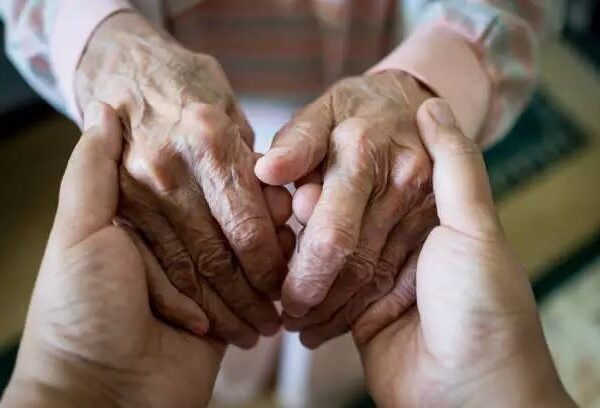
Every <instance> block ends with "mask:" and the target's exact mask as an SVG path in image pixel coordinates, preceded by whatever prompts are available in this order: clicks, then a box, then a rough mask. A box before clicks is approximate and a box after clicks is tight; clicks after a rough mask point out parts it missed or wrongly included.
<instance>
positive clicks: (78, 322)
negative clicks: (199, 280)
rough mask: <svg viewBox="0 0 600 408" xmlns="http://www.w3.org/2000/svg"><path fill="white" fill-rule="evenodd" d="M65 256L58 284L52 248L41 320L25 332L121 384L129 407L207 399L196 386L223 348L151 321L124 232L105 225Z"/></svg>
mask: <svg viewBox="0 0 600 408" xmlns="http://www.w3.org/2000/svg"><path fill="white" fill-rule="evenodd" d="M62 256H63V258H62V259H61V260H60V262H61V264H62V265H67V268H66V269H67V270H63V271H61V273H60V278H59V279H56V276H52V277H51V276H50V274H49V273H46V272H45V269H49V270H52V269H53V268H52V262H54V261H55V260H54V259H53V252H52V250H49V252H48V255H47V257H46V259H45V261H44V265H43V267H42V271H41V273H40V282H38V285H37V287H36V292H37V296H36V297H35V298H34V299H35V300H37V301H34V303H33V304H32V310H35V312H32V313H31V316H34V318H38V319H39V320H40V321H39V322H35V323H34V324H30V323H33V322H28V328H31V329H32V331H35V332H36V335H35V338H36V339H38V341H43V342H44V343H46V344H45V345H46V346H49V348H50V349H54V350H63V351H64V350H68V353H69V354H71V355H72V357H75V358H77V359H78V360H83V361H86V362H88V363H89V365H90V368H91V369H94V370H95V369H99V370H102V371H103V372H105V373H106V374H107V378H111V379H114V380H116V381H119V382H120V383H123V382H124V383H125V385H126V386H128V387H130V389H128V391H130V392H129V393H128V396H129V398H131V399H133V401H131V402H133V403H137V404H144V403H145V404H147V403H149V402H150V401H152V405H154V404H156V402H155V401H157V402H158V405H157V406H160V401H161V399H162V398H166V396H168V397H169V402H172V401H173V396H176V398H177V399H178V402H180V403H181V404H183V405H188V404H190V405H191V404H192V402H194V403H198V401H202V400H203V398H206V396H209V395H210V390H209V389H205V388H203V387H199V384H206V382H207V381H203V378H202V377H203V376H206V377H207V378H210V377H208V376H209V375H210V373H211V372H216V370H217V369H218V365H219V361H220V357H221V355H222V352H223V346H222V345H220V344H218V343H216V342H211V341H208V340H203V339H199V338H197V337H194V336H192V335H189V334H187V333H186V332H184V331H181V330H178V329H175V328H173V327H170V326H168V325H166V324H165V323H163V322H161V321H159V320H157V319H156V318H155V317H154V316H153V314H152V311H151V310H150V306H149V300H148V290H147V283H146V282H147V281H146V271H145V267H144V263H143V260H142V257H141V255H140V253H139V251H138V249H137V248H136V246H135V245H134V243H133V242H132V240H131V238H130V237H129V236H128V235H127V233H126V232H125V231H124V230H122V229H120V228H117V227H112V226H110V227H105V228H103V229H101V230H100V231H98V232H96V233H94V234H93V235H91V236H90V237H88V238H87V239H85V240H84V241H82V242H81V243H79V244H77V245H76V246H75V247H72V248H70V249H69V250H68V251H67V252H66V253H63V254H62ZM78 269H80V270H78ZM48 272H50V271H48ZM73 277H77V278H76V279H74V278H73ZM49 278H50V279H49ZM58 290H60V292H58V293H61V294H63V296H56V293H57V291H58ZM108 299H110V301H107V300H108ZM211 368H212V370H211ZM121 385H123V384H121ZM209 386H211V384H210V381H208V384H206V387H209ZM204 402H206V401H204ZM165 403H166V401H165Z"/></svg>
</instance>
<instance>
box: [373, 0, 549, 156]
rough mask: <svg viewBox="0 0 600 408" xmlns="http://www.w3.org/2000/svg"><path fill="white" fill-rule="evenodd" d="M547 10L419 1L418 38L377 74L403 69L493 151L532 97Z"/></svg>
mask: <svg viewBox="0 0 600 408" xmlns="http://www.w3.org/2000/svg"><path fill="white" fill-rule="evenodd" d="M405 3H406V4H405ZM408 3H409V2H407V1H404V2H403V5H404V6H407V5H408ZM543 3H544V2H540V1H537V0H415V1H413V2H411V4H412V6H411V7H410V8H406V9H405V10H404V11H405V12H406V13H405V14H406V15H407V16H408V17H407V21H406V23H407V26H408V27H409V28H413V27H414V28H415V30H414V31H413V32H412V33H411V34H410V36H409V37H408V38H406V40H405V41H404V42H403V43H401V44H400V46H399V47H398V48H396V49H395V50H394V51H393V52H392V53H391V54H390V55H389V56H388V57H386V58H385V59H384V60H383V61H381V62H380V63H379V64H378V65H376V66H375V67H374V68H373V70H375V71H377V70H382V69H400V70H404V71H406V72H408V73H410V74H411V75H413V76H415V77H416V78H418V79H419V80H421V81H422V82H423V83H425V84H426V85H428V86H429V87H430V88H431V89H432V90H433V91H435V92H436V93H437V94H438V95H440V96H441V97H443V98H446V99H447V100H448V102H449V103H450V105H451V106H452V108H453V110H454V113H455V114H456V116H457V119H458V121H459V123H460V125H461V127H462V128H463V130H464V131H465V133H466V134H467V135H468V136H469V137H471V138H473V139H475V140H477V142H478V143H479V144H480V145H481V146H485V147H487V146H489V145H491V144H493V143H494V142H495V141H497V140H499V139H500V138H501V137H503V136H504V135H505V134H506V133H507V132H508V130H509V129H510V128H511V126H512V124H513V123H514V121H515V119H516V118H517V117H518V115H519V114H520V113H521V111H522V110H523V107H524V106H525V105H526V103H527V102H528V100H529V97H530V96H531V93H532V90H533V88H534V85H535V80H536V78H537V72H538V58H537V46H538V41H539V40H540V38H541V35H542V33H543V32H544V30H545V29H547V27H545V25H549V24H550V19H549V18H548V15H546V14H547V11H548V10H545V9H544V8H543V7H542V4H543ZM409 9H410V10H409ZM410 12H412V15H410V14H411V13H410ZM545 12H546V14H545Z"/></svg>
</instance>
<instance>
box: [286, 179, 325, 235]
mask: <svg viewBox="0 0 600 408" xmlns="http://www.w3.org/2000/svg"><path fill="white" fill-rule="evenodd" d="M322 190H323V185H322V184H320V183H319V184H317V183H306V184H303V185H302V186H300V187H298V189H297V190H296V192H295V193H294V197H293V199H292V211H293V213H294V217H296V219H297V220H298V222H300V223H301V224H303V225H306V224H307V223H308V220H309V218H310V216H311V215H312V213H313V211H314V210H315V206H316V205H317V202H318V201H319V198H320V197H321V191H322Z"/></svg>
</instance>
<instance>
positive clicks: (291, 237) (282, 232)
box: [277, 225, 296, 260]
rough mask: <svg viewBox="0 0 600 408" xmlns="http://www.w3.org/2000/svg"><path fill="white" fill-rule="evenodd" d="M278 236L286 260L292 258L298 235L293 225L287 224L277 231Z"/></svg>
mask: <svg viewBox="0 0 600 408" xmlns="http://www.w3.org/2000/svg"><path fill="white" fill-rule="evenodd" d="M277 238H278V239H279V245H281V250H282V251H283V256H284V257H285V259H286V260H287V259H290V258H291V256H292V253H293V252H294V248H295V247H296V235H295V234H294V231H293V230H292V228H291V227H289V226H288V225H285V226H283V227H282V228H280V229H279V231H277Z"/></svg>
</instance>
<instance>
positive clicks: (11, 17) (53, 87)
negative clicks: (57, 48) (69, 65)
mask: <svg viewBox="0 0 600 408" xmlns="http://www.w3.org/2000/svg"><path fill="white" fill-rule="evenodd" d="M58 3H59V2H58V1H44V0H37V1H36V0H34V1H27V0H2V1H1V2H0V14H1V15H2V18H3V20H4V24H5V26H6V27H5V30H6V31H5V32H6V53H7V55H8V57H9V58H10V59H11V61H12V62H13V64H14V65H15V66H16V67H17V69H18V70H19V71H20V72H21V75H23V77H24V78H25V79H26V80H27V82H28V83H29V84H30V85H31V86H32V87H33V88H34V89H35V90H36V91H37V92H38V93H39V94H40V95H41V96H42V97H44V98H45V99H46V100H47V101H48V102H50V103H51V104H52V105H53V106H54V107H56V108H57V109H58V110H61V111H63V112H64V110H65V109H64V108H65V106H64V100H63V98H62V96H61V92H60V90H59V88H58V83H57V81H56V78H55V76H54V75H53V73H52V69H51V66H50V44H49V38H50V31H51V30H52V26H53V23H54V20H55V16H56V11H57V9H58Z"/></svg>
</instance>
